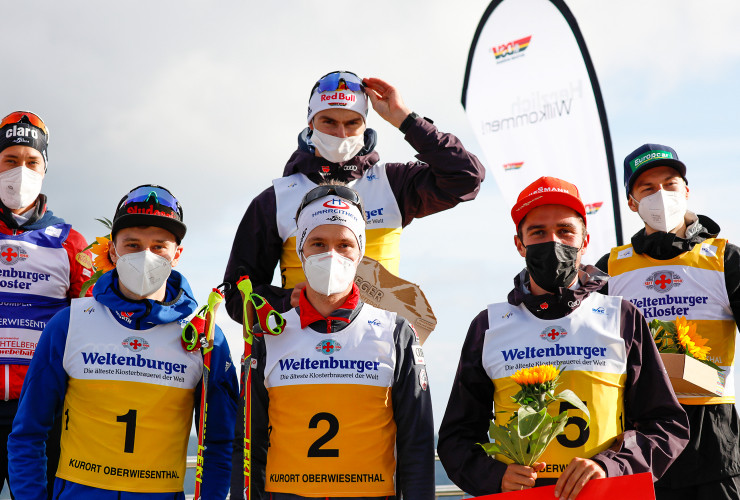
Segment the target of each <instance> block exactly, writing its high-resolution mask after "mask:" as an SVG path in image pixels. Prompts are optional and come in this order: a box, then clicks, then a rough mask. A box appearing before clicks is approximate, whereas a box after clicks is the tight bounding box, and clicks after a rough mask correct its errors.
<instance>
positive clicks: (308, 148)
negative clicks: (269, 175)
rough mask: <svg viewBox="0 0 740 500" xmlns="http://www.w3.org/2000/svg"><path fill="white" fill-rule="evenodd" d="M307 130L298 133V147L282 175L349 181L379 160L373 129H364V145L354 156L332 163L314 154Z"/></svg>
mask: <svg viewBox="0 0 740 500" xmlns="http://www.w3.org/2000/svg"><path fill="white" fill-rule="evenodd" d="M309 130H310V129H309V128H306V129H304V130H303V131H302V132H301V133H300V134H299V135H298V149H296V150H295V152H294V153H293V155H292V156H291V157H290V159H289V160H288V163H286V164H285V168H284V169H283V177H287V176H289V175H293V174H296V173H301V174H304V175H306V176H307V177H308V178H309V179H311V181H313V182H316V183H319V182H321V181H323V180H328V179H336V180H341V181H344V182H350V181H351V180H353V179H359V178H360V177H362V175H363V173H364V172H365V170H367V169H369V168H371V167H372V166H373V165H375V164H376V163H378V161H379V160H380V155H379V154H378V153H377V152H376V151H375V143H376V141H377V135H376V133H375V131H374V130H373V129H366V130H365V147H364V148H363V149H362V150H360V152H359V153H358V154H357V155H356V156H355V157H353V158H351V159H350V160H349V161H346V162H342V163H332V162H330V161H328V160H327V159H325V158H321V157H319V156H316V154H315V150H314V147H313V146H312V145H311V144H309V140H308V131H309Z"/></svg>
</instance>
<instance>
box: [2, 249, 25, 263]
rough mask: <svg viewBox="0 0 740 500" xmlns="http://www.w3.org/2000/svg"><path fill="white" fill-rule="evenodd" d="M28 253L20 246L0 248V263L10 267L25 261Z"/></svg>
mask: <svg viewBox="0 0 740 500" xmlns="http://www.w3.org/2000/svg"><path fill="white" fill-rule="evenodd" d="M27 258H28V253H27V252H26V250H25V249H24V248H23V247H22V246H20V245H2V246H0V262H2V263H3V264H5V265H6V266H12V265H14V264H15V263H16V262H18V261H22V260H26V259H27Z"/></svg>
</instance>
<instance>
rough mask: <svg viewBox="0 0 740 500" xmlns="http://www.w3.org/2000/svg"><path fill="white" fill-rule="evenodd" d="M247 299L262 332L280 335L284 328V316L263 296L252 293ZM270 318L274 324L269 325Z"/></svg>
mask: <svg viewBox="0 0 740 500" xmlns="http://www.w3.org/2000/svg"><path fill="white" fill-rule="evenodd" d="M249 301H250V302H251V303H252V306H254V310H255V311H256V312H257V319H258V320H259V324H260V329H261V330H262V332H263V333H262V334H270V335H280V334H281V333H283V330H284V329H285V318H283V316H282V315H281V314H280V313H279V312H277V311H276V310H275V308H273V307H272V306H271V305H270V303H269V302H267V301H266V300H265V299H264V297H262V296H261V295H257V294H256V293H253V294H252V295H250V296H249ZM270 318H272V320H273V321H274V323H275V326H272V327H271V326H270ZM258 335H259V334H258Z"/></svg>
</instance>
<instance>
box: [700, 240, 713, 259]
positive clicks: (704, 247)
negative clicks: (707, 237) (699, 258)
mask: <svg viewBox="0 0 740 500" xmlns="http://www.w3.org/2000/svg"><path fill="white" fill-rule="evenodd" d="M699 252H700V253H701V254H702V255H705V256H707V257H716V256H717V247H716V246H714V245H710V244H709V243H702V244H701V250H699Z"/></svg>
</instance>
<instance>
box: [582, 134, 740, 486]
mask: <svg viewBox="0 0 740 500" xmlns="http://www.w3.org/2000/svg"><path fill="white" fill-rule="evenodd" d="M624 174H625V176H624V180H625V189H626V191H627V193H628V196H629V200H628V201H629V206H630V209H631V210H632V211H634V212H637V213H638V214H639V215H640V216H641V218H642V219H643V221H644V222H645V227H644V228H643V229H641V230H640V231H638V232H637V233H635V235H634V236H632V240H631V244H627V245H624V246H622V247H617V248H614V249H612V251H611V252H610V253H609V254H607V255H604V256H603V257H602V258H601V259H600V260H599V261H598V262H597V263H596V266H597V267H599V268H600V269H602V270H603V271H605V272H608V273H609V274H610V275H612V276H613V277H612V278H611V279H610V281H609V286H608V287H604V288H603V289H602V290H600V292H602V293H612V294H615V295H621V296H623V297H624V298H625V299H627V300H630V301H632V302H633V303H634V304H635V305H636V306H637V307H639V308H640V309H641V311H642V312H643V314H644V315H645V317H646V318H648V320H651V319H654V318H657V319H660V320H664V321H674V320H675V319H676V317H677V316H681V317H685V318H686V319H687V320H701V321H700V323H699V327H698V329H697V333H698V334H699V335H700V336H702V337H703V338H705V339H707V340H708V343H707V345H708V346H709V347H711V351H710V352H709V353H708V357H709V358H710V359H712V361H714V363H715V364H717V365H718V366H720V367H722V368H723V369H724V376H725V380H726V381H727V386H726V387H725V391H724V393H723V394H721V395H719V396H716V397H700V396H697V395H692V394H678V400H679V402H680V403H681V405H682V406H683V408H684V410H686V413H687V414H688V416H689V424H690V429H691V439H690V441H689V444H688V445H687V446H686V449H685V450H684V452H683V453H682V454H681V455H680V456H679V457H678V459H676V461H675V463H674V464H673V465H672V466H671V467H670V468H669V469H668V471H667V472H666V473H665V474H664V475H663V477H662V478H661V479H660V481H658V482H657V483H656V485H655V493H656V498H658V499H659V500H663V499H665V500H668V499H670V500H682V499H692V500H693V499H712V500H715V499H731V498H732V499H734V498H738V495H740V418H738V413H737V409H736V408H735V404H734V403H735V394H734V392H733V391H732V390H731V388H732V387H733V386H734V378H735V375H734V359H733V358H734V351H735V342H736V339H737V327H738V325H739V324H740V323H739V322H738V318H740V248H738V247H737V246H736V245H733V244H731V243H729V242H728V241H727V240H725V239H722V238H719V237H718V235H719V232H720V228H719V225H717V224H716V223H715V222H714V221H713V220H711V219H710V218H709V217H706V216H704V215H696V214H694V213H693V212H691V211H689V210H688V209H687V204H688V198H689V191H688V187H687V184H686V165H684V163H683V162H682V161H680V160H679V158H678V155H677V154H676V151H675V150H673V149H672V148H670V147H668V146H663V145H660V144H645V145H643V146H641V147H639V148H637V149H636V150H635V151H633V152H632V153H630V154H629V155H628V156H627V157H626V158H625V160H624ZM653 226H655V227H653ZM651 277H653V278H651ZM697 298H698V299H699V300H697ZM669 299H670V302H671V304H668V302H669Z"/></svg>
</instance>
